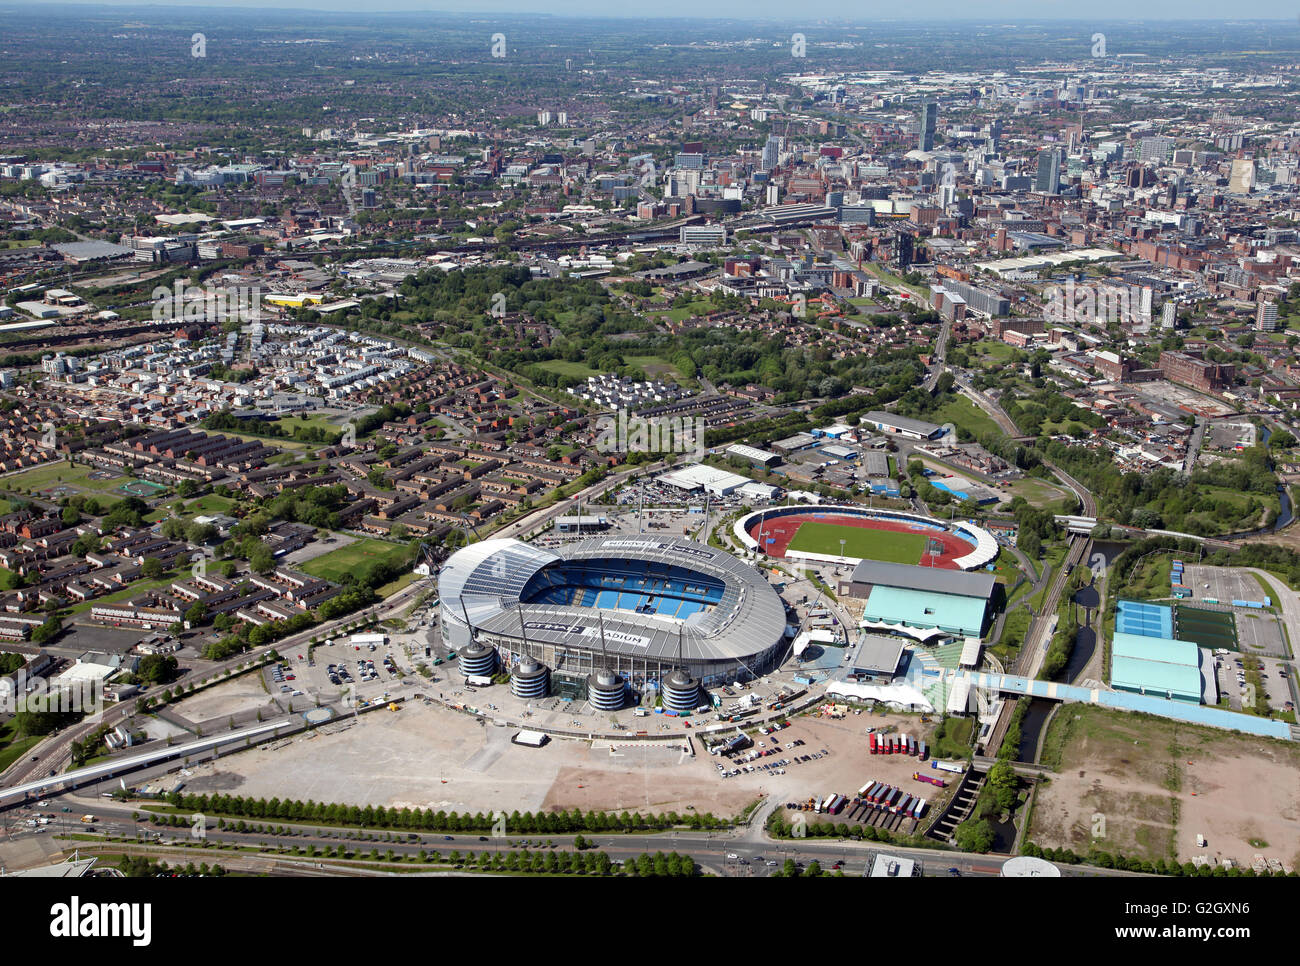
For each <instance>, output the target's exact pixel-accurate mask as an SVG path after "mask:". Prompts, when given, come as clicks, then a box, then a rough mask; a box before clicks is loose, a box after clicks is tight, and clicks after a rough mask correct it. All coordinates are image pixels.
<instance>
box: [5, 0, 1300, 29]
mask: <svg viewBox="0 0 1300 966" xmlns="http://www.w3.org/2000/svg"><path fill="white" fill-rule="evenodd" d="M50 6H60V7H85V8H96V7H100V8H105V7H121V8H131V9H134V10H137V11H151V12H157V13H159V14H165V13H166V12H167V11H169V10H180V9H186V10H191V11H197V10H201V9H205V8H206V9H212V10H264V11H267V12H271V11H285V12H296V11H302V12H313V13H319V12H326V13H338V14H352V15H355V16H365V15H366V14H412V13H428V14H465V15H475V14H484V13H490V14H494V15H506V16H509V15H534V16H537V15H543V16H547V15H549V16H555V17H558V18H564V17H576V18H590V19H605V20H659V19H690V20H718V21H736V22H741V23H744V22H749V21H766V22H769V23H805V24H825V23H826V22H827V21H828V20H829V19H832V18H833V19H834V20H836V21H838V22H840V23H846V24H853V25H861V24H864V23H870V22H878V23H910V24H917V23H940V22H954V21H959V22H974V23H999V22H1008V21H1014V22H1018V23H1025V24H1031V23H1051V22H1058V21H1059V22H1067V23H1089V22H1093V23H1096V22H1113V21H1119V22H1125V23H1144V22H1179V21H1182V22H1197V21H1199V22H1216V23H1225V24H1226V23H1234V22H1241V21H1251V20H1256V21H1257V20H1269V21H1291V22H1293V23H1297V25H1298V26H1300V14H1297V10H1296V7H1294V6H1289V5H1287V4H1284V3H1282V2H1281V0H1244V2H1243V3H1239V4H1236V5H1234V7H1233V16H1230V17H1225V16H1223V15H1222V11H1223V4H1222V3H1221V2H1218V0H1151V2H1150V3H1149V4H1148V5H1147V6H1146V8H1144V9H1143V15H1142V16H1141V17H1138V18H1135V17H1133V16H1132V15H1131V14H1132V4H1131V3H1125V2H1122V0H1096V2H1094V3H1093V4H1092V5H1091V8H1092V9H1090V10H1087V11H1084V10H1081V9H1080V8H1079V7H1078V5H1076V4H1073V3H1070V4H1067V3H1064V2H1062V0H992V2H989V3H987V4H986V5H985V6H986V9H984V10H981V11H979V12H975V11H974V10H972V8H971V6H970V4H969V3H965V2H962V0H935V2H934V3H931V4H927V5H926V6H924V7H923V8H919V9H918V11H917V13H916V15H908V14H907V13H906V12H900V10H899V8H898V6H897V5H896V4H893V3H882V2H876V3H866V4H863V3H861V2H854V0H825V2H824V3H823V4H822V5H821V6H820V7H818V8H816V10H815V13H813V14H811V15H810V16H807V17H803V18H800V17H791V16H790V7H789V4H788V3H785V2H781V0H750V2H749V3H748V4H747V5H746V6H745V7H744V8H743V9H737V5H734V4H717V5H716V9H714V8H713V6H710V7H709V9H708V12H702V11H701V6H702V5H701V4H700V3H698V2H696V0H659V2H657V3H656V4H655V5H654V6H653V7H650V8H648V9H644V10H629V11H623V10H620V11H618V12H611V11H610V7H609V4H608V3H607V2H604V0H374V2H372V3H371V4H369V5H368V7H369V9H367V10H365V11H359V10H357V9H355V0H271V2H270V3H267V2H265V0H152V2H148V3H142V2H140V0H97V2H91V3H87V2H85V0H41V2H9V3H0V11H2V10H10V9H16V8H33V7H36V8H48V7H50Z"/></svg>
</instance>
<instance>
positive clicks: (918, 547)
mask: <svg viewBox="0 0 1300 966" xmlns="http://www.w3.org/2000/svg"><path fill="white" fill-rule="evenodd" d="M841 540H843V541H844V547H843V554H844V556H846V557H858V558H861V559H863V560H881V561H884V562H885V563H901V564H915V563H920V562H921V555H922V554H923V553H925V548H926V543H927V542H928V540H929V538H928V537H926V536H925V535H924V534H921V533H900V532H898V531H894V530H869V529H866V528H863V527H846V526H844V525H842V524H838V523H804V524H801V525H800V527H799V529H798V531H797V532H796V533H795V535H794V539H792V540H791V541H790V546H789V549H790V550H800V551H803V552H804V553H823V554H826V555H827V556H831V557H838V556H839V555H840V553H841V549H840V541H841Z"/></svg>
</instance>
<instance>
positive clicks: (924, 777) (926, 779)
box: [912, 771, 948, 788]
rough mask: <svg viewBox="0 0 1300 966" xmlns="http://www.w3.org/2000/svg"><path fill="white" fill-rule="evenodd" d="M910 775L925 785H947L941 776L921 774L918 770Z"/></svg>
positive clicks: (942, 786)
mask: <svg viewBox="0 0 1300 966" xmlns="http://www.w3.org/2000/svg"><path fill="white" fill-rule="evenodd" d="M912 777H913V778H915V779H916V780H917V781H919V782H925V783H926V784H927V785H937V786H939V787H940V788H947V787H948V783H947V782H946V781H944V780H943V779H942V778H931V777H930V776H929V775H922V774H921V773H920V772H919V771H918V772H917V773H916V774H915V775H913V776H912Z"/></svg>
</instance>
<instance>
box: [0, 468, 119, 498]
mask: <svg viewBox="0 0 1300 966" xmlns="http://www.w3.org/2000/svg"><path fill="white" fill-rule="evenodd" d="M92 472H95V471H94V470H92V469H91V468H90V467H89V466H82V465H81V464H79V463H67V462H65V461H63V460H60V461H59V462H57V463H48V464H46V465H45V466H35V467H32V469H30V470H25V471H24V472H22V473H17V474H15V475H13V476H6V477H4V478H3V479H0V490H8V491H9V492H28V491H32V490H45V489H48V488H50V487H51V486H58V485H60V484H67V485H71V486H73V487H76V489H78V490H82V491H90V492H93V493H109V492H112V491H113V490H116V489H117V488H118V487H119V486H121V485H122V482H123V479H124V478H123V477H122V476H119V475H114V476H113V478H112V479H108V480H92V479H91V478H90V474H91V473H92Z"/></svg>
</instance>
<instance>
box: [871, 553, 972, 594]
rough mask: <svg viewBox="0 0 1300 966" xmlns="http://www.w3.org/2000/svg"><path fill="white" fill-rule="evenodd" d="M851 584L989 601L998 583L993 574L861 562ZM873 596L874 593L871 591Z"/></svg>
mask: <svg viewBox="0 0 1300 966" xmlns="http://www.w3.org/2000/svg"><path fill="white" fill-rule="evenodd" d="M851 579H852V581H853V582H854V583H856V584H872V585H873V586H876V587H899V588H902V589H904V590H917V591H925V592H927V593H932V594H955V595H957V596H959V597H979V598H981V600H988V599H989V597H990V595H992V593H993V585H994V584H995V583H996V582H997V581H996V579H995V578H994V576H993V574H989V573H979V574H968V573H964V572H963V571H960V570H944V569H941V568H939V567H917V566H915V565H913V564H897V563H885V562H883V561H880V560H864V561H862V562H861V563H859V564H858V565H857V566H856V567H854V568H853V576H852V578H851ZM873 593H874V591H873Z"/></svg>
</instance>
